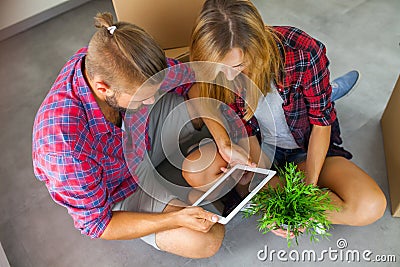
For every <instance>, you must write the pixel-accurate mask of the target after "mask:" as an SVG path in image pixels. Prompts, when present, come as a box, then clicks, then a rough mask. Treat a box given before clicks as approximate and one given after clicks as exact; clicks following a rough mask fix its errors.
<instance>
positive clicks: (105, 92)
mask: <svg viewBox="0 0 400 267" xmlns="http://www.w3.org/2000/svg"><path fill="white" fill-rule="evenodd" d="M94 86H95V90H96V92H97V93H98V94H100V95H102V96H112V95H113V94H114V92H113V91H112V90H111V89H110V86H108V84H106V83H105V82H104V81H96V82H95V83H94Z"/></svg>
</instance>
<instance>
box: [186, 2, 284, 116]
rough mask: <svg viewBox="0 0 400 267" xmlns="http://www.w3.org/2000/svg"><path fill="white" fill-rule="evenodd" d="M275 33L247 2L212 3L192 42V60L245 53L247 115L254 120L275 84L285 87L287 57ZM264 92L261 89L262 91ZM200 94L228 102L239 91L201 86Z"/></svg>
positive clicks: (204, 10) (205, 9)
mask: <svg viewBox="0 0 400 267" xmlns="http://www.w3.org/2000/svg"><path fill="white" fill-rule="evenodd" d="M277 42H279V38H278V37H277V35H276V33H275V32H274V30H273V29H272V28H270V27H268V26H265V25H264V22H263V20H262V18H261V16H260V14H259V13H258V11H257V9H256V7H255V6H254V5H253V4H252V3H251V2H250V1H247V0H208V1H206V2H205V3H204V5H203V8H202V11H201V13H200V16H199V17H198V19H197V22H196V26H195V28H194V30H193V32H192V37H191V43H190V60H191V61H212V62H220V61H221V60H222V59H223V58H224V57H225V55H226V54H227V53H228V52H229V51H230V50H231V49H232V48H240V49H241V50H242V51H243V53H244V63H245V64H246V74H247V75H248V77H249V78H250V80H251V81H252V82H253V83H247V84H245V86H246V87H245V88H246V96H245V99H244V100H245V101H246V115H245V116H244V119H246V120H248V119H250V118H251V117H252V116H253V114H254V111H255V109H256V108H257V104H258V99H259V97H260V95H261V94H264V95H265V94H266V93H267V92H269V91H270V90H271V82H272V81H275V82H276V83H277V84H281V79H282V77H281V76H282V69H283V57H282V56H281V54H280V51H279V48H278V45H277ZM257 87H258V88H259V89H260V90H258V88H257ZM200 94H201V96H202V97H210V98H214V99H217V100H220V101H222V102H224V103H227V104H229V103H232V102H233V101H234V100H235V92H232V91H231V90H227V89H226V88H224V87H223V86H219V85H215V84H210V83H201V84H200Z"/></svg>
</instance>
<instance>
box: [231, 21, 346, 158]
mask: <svg viewBox="0 0 400 267" xmlns="http://www.w3.org/2000/svg"><path fill="white" fill-rule="evenodd" d="M273 28H274V30H275V31H276V32H277V33H278V36H279V37H280V40H281V42H282V44H278V47H279V50H280V52H281V55H282V57H283V58H284V73H283V86H279V85H277V87H278V91H279V94H280V96H281V97H282V99H283V104H282V107H283V110H284V114H285V117H286V122H287V124H288V126H289V129H290V131H291V133H292V135H293V137H294V139H295V141H296V143H297V144H298V145H299V146H300V147H301V148H303V149H305V150H307V147H308V142H309V138H310V134H311V128H312V125H320V126H327V125H331V126H332V130H331V141H330V142H331V144H330V147H329V150H328V154H329V155H331V156H333V155H337V156H344V157H346V158H348V159H350V158H351V157H352V156H351V154H350V153H349V152H348V151H346V150H344V149H343V148H342V147H339V146H338V145H340V144H342V139H341V138H340V128H339V122H338V119H337V117H336V110H335V108H334V104H333V103H332V102H331V101H330V98H331V93H332V87H331V85H330V74H329V69H328V66H329V60H328V58H327V56H326V48H325V46H324V45H323V44H322V43H321V42H320V41H318V40H316V39H314V38H312V37H310V36H309V35H308V34H306V33H305V32H303V31H301V30H299V29H297V28H294V27H289V26H275V27H273ZM229 106H230V107H231V108H232V110H234V111H235V112H236V113H237V114H238V115H239V117H243V115H244V112H243V111H244V110H245V102H244V101H243V99H241V98H240V97H239V96H237V97H236V101H235V103H231V104H230V105H229ZM225 113H228V112H225ZM230 117H232V116H230ZM244 125H245V127H246V129H247V132H248V133H249V134H250V135H254V134H258V133H259V131H260V129H259V126H258V123H257V121H256V120H255V119H254V117H253V118H252V119H250V120H249V121H247V122H244ZM233 128H234V127H233ZM242 128H243V127H242ZM250 128H251V129H250ZM236 129H239V128H238V127H236ZM231 130H232V129H231ZM238 133H239V136H240V135H241V134H242V133H241V132H240V131H238Z"/></svg>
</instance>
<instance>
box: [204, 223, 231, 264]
mask: <svg viewBox="0 0 400 267" xmlns="http://www.w3.org/2000/svg"><path fill="white" fill-rule="evenodd" d="M224 236H225V228H224V226H223V225H222V224H219V223H217V224H215V225H214V226H213V227H212V228H211V229H210V231H209V232H208V233H207V234H206V236H205V238H204V240H203V241H204V243H203V245H202V246H199V250H198V251H199V255H198V256H199V258H209V257H212V256H214V255H215V254H216V253H217V252H218V251H219V249H220V248H221V246H222V241H223V240H224Z"/></svg>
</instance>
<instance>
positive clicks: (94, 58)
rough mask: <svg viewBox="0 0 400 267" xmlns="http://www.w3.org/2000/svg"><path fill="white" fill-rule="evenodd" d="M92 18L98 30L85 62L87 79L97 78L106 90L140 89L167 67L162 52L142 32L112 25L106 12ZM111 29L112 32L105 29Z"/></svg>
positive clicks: (124, 26)
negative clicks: (96, 76)
mask: <svg viewBox="0 0 400 267" xmlns="http://www.w3.org/2000/svg"><path fill="white" fill-rule="evenodd" d="M94 19H95V26H96V27H97V28H99V29H98V30H97V32H96V33H95V34H94V35H93V37H92V38H91V40H90V42H89V46H88V52H87V56H86V59H85V67H86V70H87V72H88V75H89V77H90V78H93V76H94V75H95V74H96V75H99V76H100V77H101V78H102V79H103V80H104V82H105V83H107V84H108V85H109V86H110V88H112V89H113V90H115V91H120V86H121V85H122V84H123V83H125V84H129V85H130V86H140V85H141V84H142V83H144V82H145V81H146V80H147V79H148V78H150V77H152V76H153V75H155V74H156V73H158V72H160V71H162V70H163V69H165V68H167V63H166V58H165V53H164V51H163V50H162V49H161V48H160V46H159V45H158V44H157V43H156V42H155V41H154V39H153V38H152V37H151V36H150V35H149V34H148V33H146V32H145V31H144V30H143V29H141V28H140V27H138V26H136V25H134V24H130V23H126V22H117V23H114V22H113V16H112V15H111V14H110V13H108V12H106V13H98V14H97V15H96V17H95V18H94ZM111 26H114V27H115V30H114V31H113V30H109V29H108V28H109V27H111ZM114 27H113V28H114ZM125 89H128V88H125ZM128 93H129V92H128ZM130 93H132V91H130Z"/></svg>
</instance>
